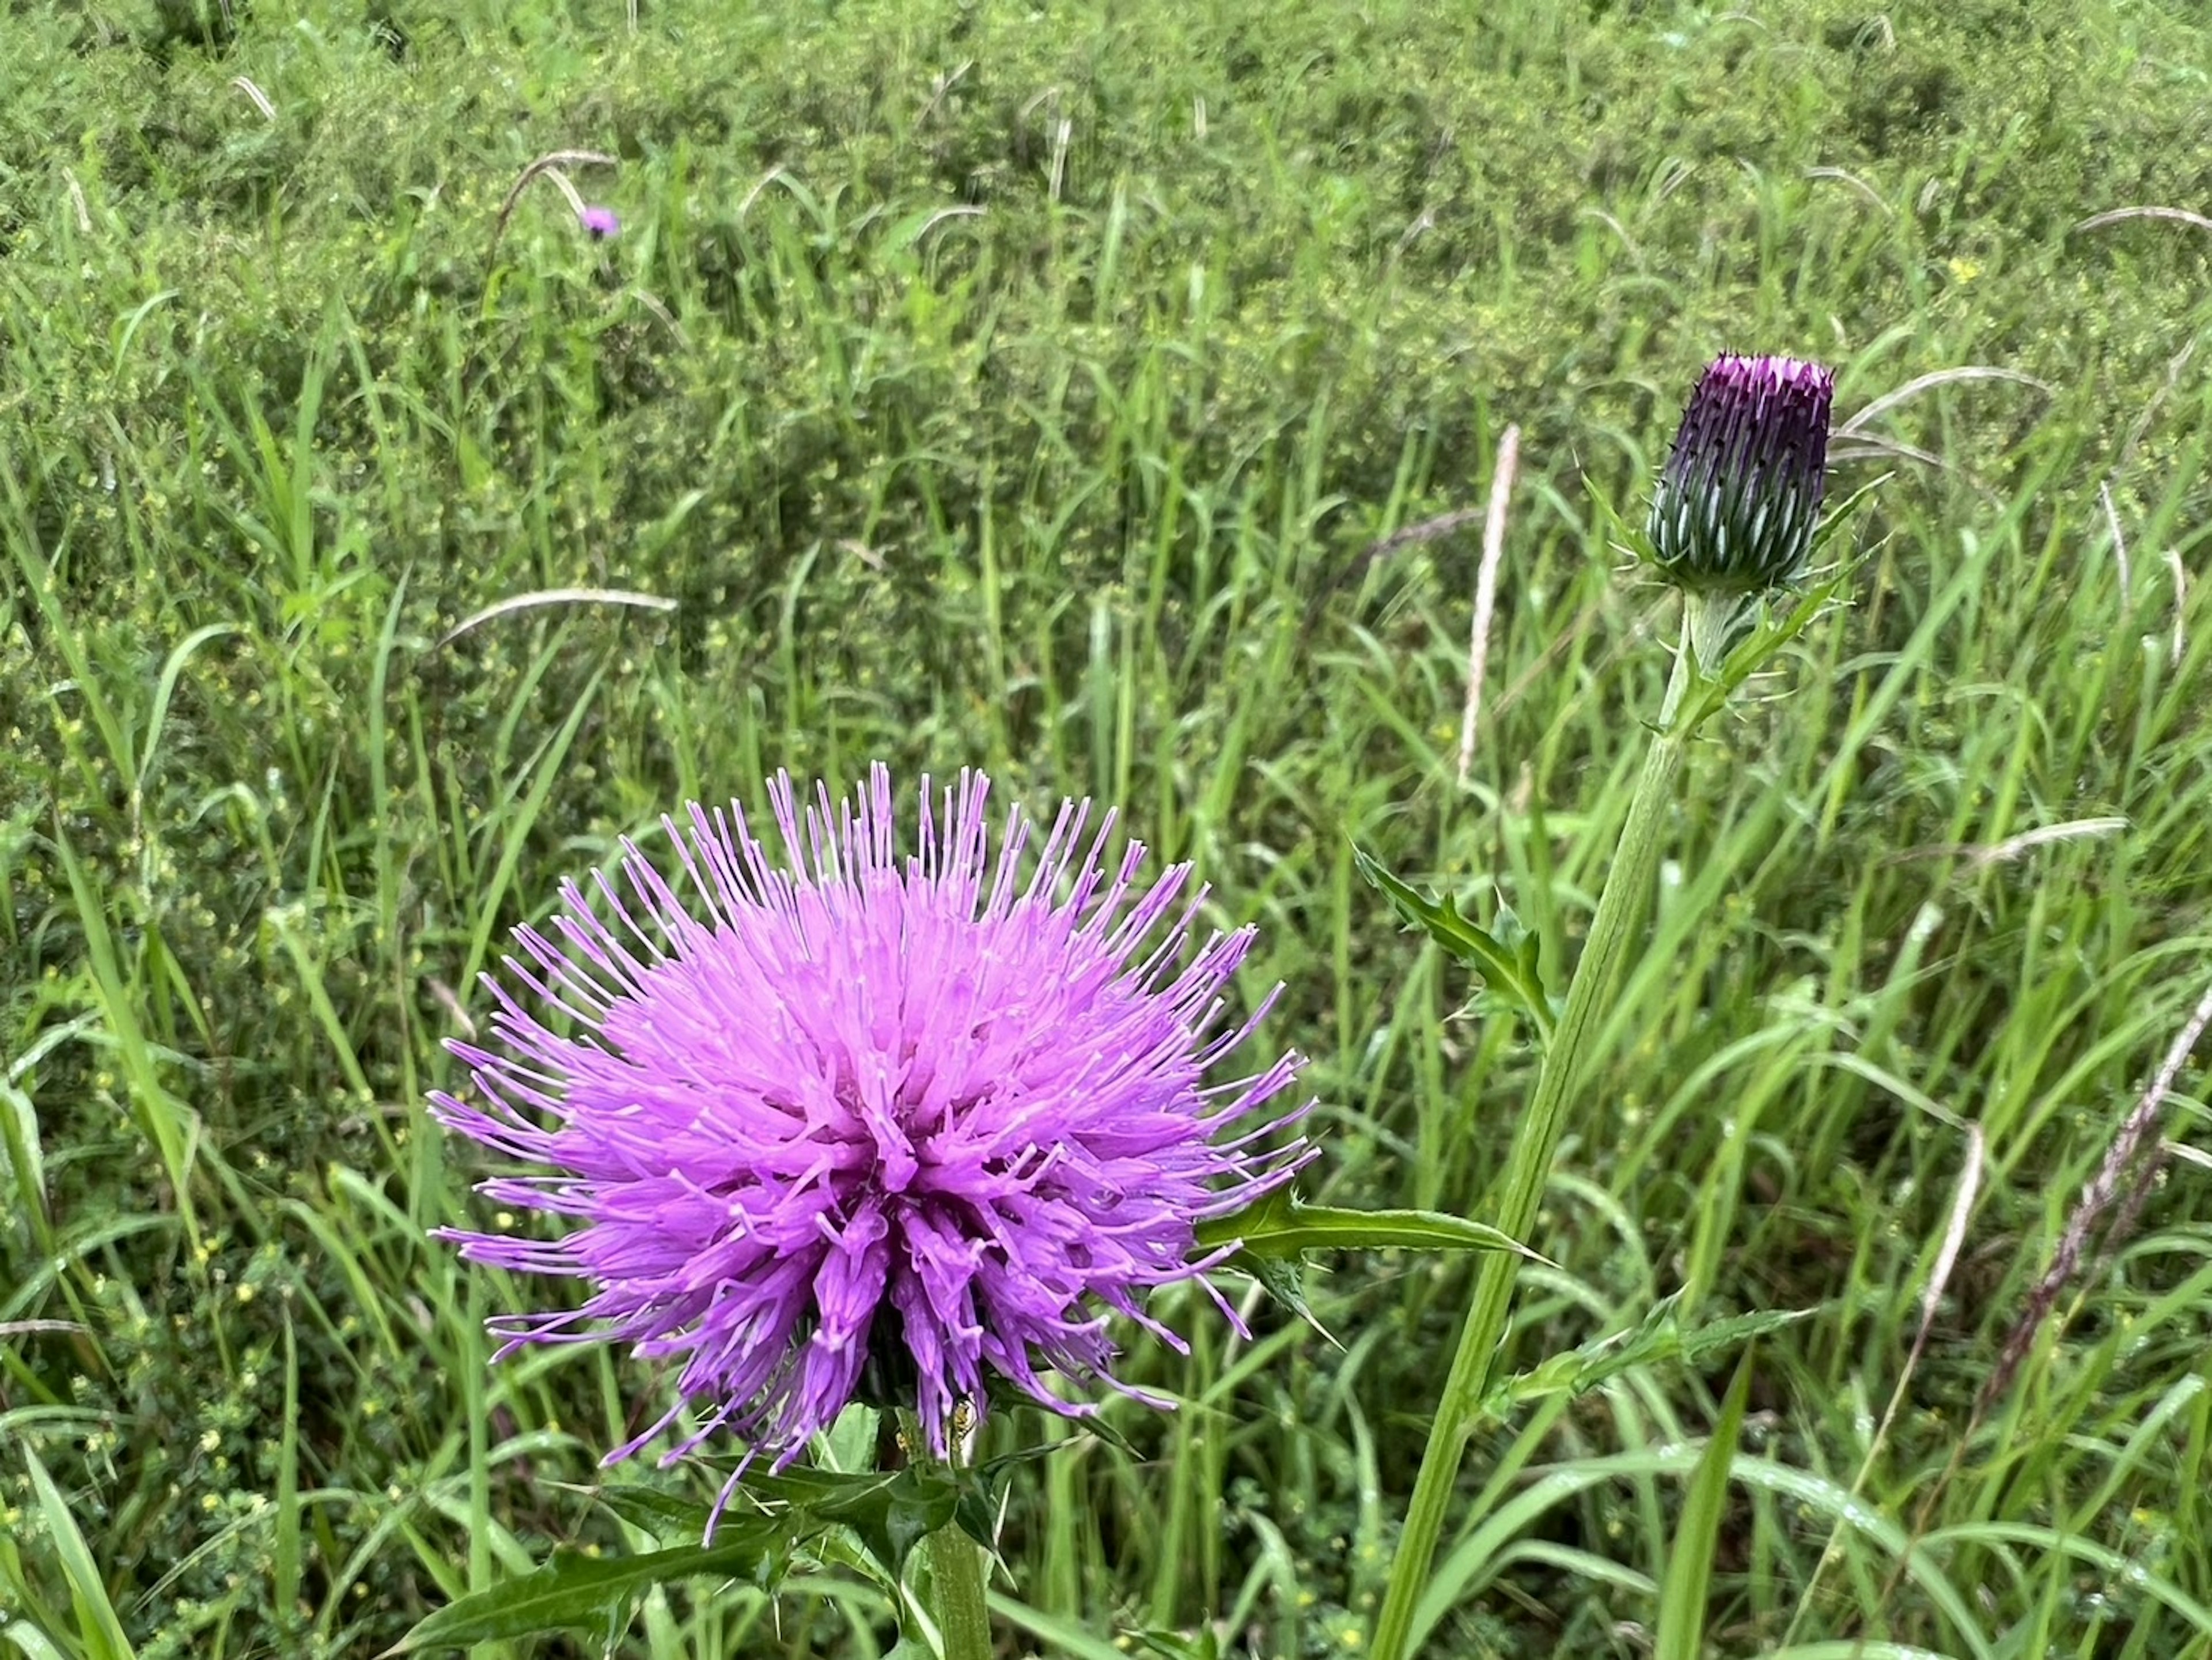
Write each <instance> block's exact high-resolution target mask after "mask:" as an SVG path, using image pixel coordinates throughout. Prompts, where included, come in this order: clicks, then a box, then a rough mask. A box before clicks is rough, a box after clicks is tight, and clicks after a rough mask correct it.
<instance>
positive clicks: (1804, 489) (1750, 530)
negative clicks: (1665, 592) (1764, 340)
mask: <svg viewBox="0 0 2212 1660" xmlns="http://www.w3.org/2000/svg"><path fill="white" fill-rule="evenodd" d="M1835 392H1836V380H1835V376H1834V375H1833V374H1831V373H1830V372H1829V371H1828V370H1827V369H1826V368H1823V367H1822V366H1821V365H1820V364H1818V363H1808V362H1802V361H1800V360H1799V359H1797V358H1794V357H1741V356H1735V354H1733V353H1730V354H1729V355H1727V356H1722V357H1719V358H1717V359H1716V360H1715V361H1714V362H1712V364H1711V366H1710V367H1708V368H1706V370H1705V374H1704V375H1702V376H1701V377H1700V378H1699V381H1698V387H1697V390H1696V391H1695V392H1692V393H1691V394H1690V404H1689V407H1688V408H1687V409H1686V410H1683V412H1682V424H1681V427H1680V429H1679V430H1678V431H1677V432H1676V433H1675V435H1674V452H1673V453H1671V454H1670V455H1669V456H1668V458H1667V465H1665V466H1664V467H1663V468H1662V469H1661V471H1660V473H1659V482H1658V484H1657V485H1656V488H1655V489H1653V490H1652V492H1651V516H1650V519H1649V520H1647V521H1646V522H1645V525H1644V535H1645V538H1646V539H1647V540H1648V541H1649V542H1650V550H1651V556H1652V557H1653V558H1654V559H1655V560H1656V562H1658V565H1659V567H1660V569H1661V571H1662V574H1663V575H1665V576H1666V578H1667V580H1668V581H1670V582H1673V583H1675V584H1677V585H1678V586H1680V587H1691V588H1703V589H1717V590H1721V591H1723V592H1728V593H1764V592H1765V590H1767V589H1769V588H1775V587H1786V586H1788V585H1789V584H1790V583H1792V582H1795V581H1796V580H1797V579H1798V578H1799V577H1801V576H1802V575H1804V573H1805V569H1806V566H1807V565H1808V563H1809V562H1811V559H1812V554H1813V531H1814V526H1816V525H1817V524H1818V523H1819V521H1820V496H1821V493H1822V491H1823V489H1825V488H1826V469H1827V461H1828V415H1829V410H1830V407H1831V405H1832V404H1833V403H1834V401H1835Z"/></svg>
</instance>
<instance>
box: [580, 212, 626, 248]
mask: <svg viewBox="0 0 2212 1660" xmlns="http://www.w3.org/2000/svg"><path fill="white" fill-rule="evenodd" d="M576 219H577V222H578V223H579V224H580V225H582V226H583V228H585V229H586V230H587V231H589V232H591V234H592V240H593V241H594V242H604V241H605V240H606V239H607V238H608V237H610V236H612V235H613V234H615V233H616V232H617V231H619V230H620V229H621V228H622V221H621V220H619V219H617V218H616V217H615V210H613V209H612V208H601V207H589V208H586V209H585V210H583V212H581V213H580V214H579V215H577V216H576Z"/></svg>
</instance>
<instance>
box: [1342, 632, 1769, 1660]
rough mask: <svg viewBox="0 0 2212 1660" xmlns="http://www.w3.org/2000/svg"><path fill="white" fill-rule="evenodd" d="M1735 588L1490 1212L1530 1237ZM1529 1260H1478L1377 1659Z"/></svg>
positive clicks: (1405, 1607) (1651, 762) (1447, 1496)
mask: <svg viewBox="0 0 2212 1660" xmlns="http://www.w3.org/2000/svg"><path fill="white" fill-rule="evenodd" d="M1737 603H1738V602H1737V601H1736V600H1735V598H1734V596H1728V595H1719V596H1708V595H1704V594H1699V593H1686V594H1685V595H1684V596H1683V607H1684V610H1683V618H1682V641H1681V644H1680V646H1678V647H1677V648H1676V649H1675V654H1674V675H1673V678H1671V679H1670V680H1669V681H1668V685H1667V696H1666V701H1665V702H1664V703H1662V705H1661V707H1660V711H1659V719H1658V721H1657V723H1656V726H1655V727H1653V728H1652V732H1651V740H1650V748H1649V749H1648V750H1646V751H1645V752H1644V773H1643V775H1642V776H1641V777H1640V778H1638V780H1637V782H1636V794H1635V797H1634V799H1633V800H1631V801H1630V802H1629V804H1628V818H1627V820H1626V823H1624V824H1622V826H1621V830H1620V848H1619V849H1618V850H1617V851H1616V852H1615V854H1614V855H1613V866H1612V868H1611V870H1610V871H1608V872H1607V875H1606V881H1605V888H1604V891H1602V892H1601V894H1600V895H1599V896H1598V903H1597V915H1595V917H1593V918H1592V919H1591V921H1590V927H1589V938H1588V939H1587V940H1586V941H1585V942H1584V944H1583V954H1582V960H1581V961H1580V963H1579V964H1577V966H1576V969H1575V974H1574V979H1573V982H1572V983H1571V985H1570V986H1569V987H1568V988H1567V1003H1566V1007H1565V1010H1564V1011H1563V1012H1561V1013H1560V1016H1559V1026H1558V1029H1557V1030H1556V1031H1554V1032H1553V1036H1552V1043H1551V1047H1550V1048H1549V1049H1547V1050H1546V1051H1545V1053H1544V1059H1543V1064H1542V1067H1541V1069H1540V1070H1539V1072H1538V1073H1537V1075H1536V1091H1535V1094H1534V1096H1533V1097H1532V1098H1530V1100H1529V1103H1528V1110H1527V1111H1526V1112H1524V1113H1523V1114H1522V1117H1521V1122H1520V1127H1519V1128H1518V1129H1517V1130H1516V1133H1515V1135H1514V1139H1513V1151H1512V1155H1511V1157H1510V1159H1509V1160H1508V1162H1507V1164H1506V1168H1505V1184H1504V1195H1503V1199H1502V1201H1501V1207H1500V1208H1499V1210H1498V1213H1497V1214H1495V1215H1493V1216H1492V1217H1490V1218H1489V1219H1488V1220H1490V1221H1491V1222H1492V1223H1493V1224H1494V1225H1497V1226H1498V1227H1500V1228H1502V1229H1504V1231H1505V1232H1507V1233H1508V1234H1510V1235H1511V1236H1512V1237H1514V1238H1516V1239H1522V1240H1525V1239H1527V1238H1528V1237H1529V1234H1530V1231H1532V1230H1533V1229H1534V1226H1535V1223H1536V1212H1537V1209H1538V1207H1539V1206H1540V1205H1541V1203H1542V1201H1543V1197H1544V1190H1545V1189H1546V1188H1547V1186H1548V1185H1549V1183H1550V1181H1551V1174H1552V1159H1553V1155H1554V1154H1555V1153H1556V1152H1558V1151H1559V1137H1560V1134H1561V1133H1562V1132H1563V1131H1564V1130H1565V1128H1566V1122H1567V1107H1568V1104H1569V1103H1570V1102H1571V1101H1572V1100H1573V1099H1574V1097H1575V1092H1576V1088H1577V1085H1578V1084H1579V1083H1580V1082H1581V1079H1582V1073H1583V1049H1584V1047H1585V1045H1586V1043H1587V1042H1588V1040H1589V1037H1590V1035H1591V1033H1592V1032H1593V1031H1595V1028H1596V1026H1597V1025H1598V1023H1599V1015H1600V1012H1601V1011H1602V1010H1603V1009H1604V1008H1605V1007H1606V1006H1607V1004H1608V1003H1610V1002H1611V1000H1612V997H1613V988H1614V985H1615V983H1616V982H1617V981H1618V979H1619V975H1620V959H1621V957H1622V954H1623V952H1625V950H1626V947H1627V946H1628V943H1629V941H1630V939H1631V938H1632V937H1633V936H1635V935H1638V934H1639V933H1641V931H1642V929H1643V927H1644V919H1645V917H1646V916H1647V915H1648V914H1649V912H1650V904H1651V885H1652V878H1653V876H1654V875H1655V874H1656V871H1657V869H1658V864H1659V827H1660V821H1661V820H1662V818H1664V817H1665V815H1666V812H1667V809H1668V805H1669V804H1670V803H1671V802H1672V801H1673V800H1674V784H1675V780H1676V779H1677V778H1678V777H1679V776H1680V773H1681V770H1682V756H1683V752H1684V751H1685V749H1686V747H1687V745H1688V743H1689V739H1690V733H1689V731H1688V730H1687V729H1686V728H1685V729H1683V730H1680V731H1678V730H1676V721H1675V714H1676V711H1677V710H1678V708H1680V704H1681V701H1682V696H1683V694H1684V693H1685V691H1686V690H1687V689H1688V687H1689V684H1690V675H1691V670H1692V662H1693V661H1694V660H1695V658H1696V655H1697V653H1696V648H1695V646H1694V645H1693V643H1692V642H1693V641H1696V642H1703V641H1705V640H1707V639H1709V638H1710V637H1711V634H1712V631H1713V629H1714V627H1715V625H1716V622H1715V617H1713V615H1712V610H1713V608H1714V607H1715V606H1731V607H1732V606H1735V605H1736V604H1737ZM1520 1267H1521V1258H1520V1256H1518V1255H1517V1254H1516V1253H1514V1252H1512V1251H1492V1252H1489V1253H1486V1255H1485V1256H1482V1258H1481V1259H1480V1266H1479V1267H1478V1268H1476V1270H1475V1282H1474V1297H1473V1299H1472V1301H1471V1302H1470V1303H1469V1304H1468V1315H1467V1323H1466V1325H1465V1326H1463V1327H1462V1329H1461V1331H1460V1341H1459V1352H1458V1353H1457V1354H1456V1355H1455V1356H1454V1357H1453V1359H1452V1368H1451V1376H1450V1377H1449V1379H1448V1380H1447V1381H1446V1382H1445V1383H1444V1389H1443V1399H1442V1400H1441V1401H1439V1402H1438V1403H1437V1415H1436V1422H1435V1424H1434V1426H1433V1427H1432V1428H1431V1430H1430V1432H1429V1444H1428V1448H1427V1450H1426V1451H1425V1452H1424V1453H1423V1455H1422V1457H1421V1468H1420V1474H1419V1475H1418V1476H1417V1477H1415V1478H1414V1481H1413V1500H1412V1502H1411V1504H1410V1505H1408V1506H1407V1511H1406V1526H1405V1531H1404V1532H1403V1533H1402V1534H1401V1535H1400V1538H1399V1541H1398V1550H1397V1555H1396V1557H1395V1560H1393V1561H1392V1563H1391V1565H1390V1583H1389V1588H1388V1589H1387V1590H1385V1592H1384V1594H1383V1612H1382V1614H1381V1616H1380V1617H1379V1618H1378V1620H1376V1627H1375V1642H1374V1645H1373V1649H1372V1651H1371V1652H1372V1655H1373V1660H1405V1657H1406V1656H1407V1653H1408V1652H1409V1651H1410V1649H1409V1645H1410V1640H1411V1638H1412V1634H1413V1614H1414V1610H1415V1608H1416V1606H1417V1604H1418V1603H1419V1600H1420V1595H1421V1593H1422V1591H1423V1590H1425V1589H1426V1588H1427V1586H1428V1583H1429V1568H1430V1565H1431V1562H1432V1561H1433V1560H1435V1557H1436V1552H1437V1538H1438V1536H1439V1535H1441V1534H1442V1533H1443V1523H1444V1511H1445V1509H1446V1508H1447V1506H1448V1505H1449V1503H1450V1500H1451V1495H1452V1489H1453V1487H1455V1484H1456V1483H1457V1481H1458V1478H1459V1469H1460V1462H1461V1459H1462V1456H1463V1455H1464V1454H1465V1452H1466V1450H1467V1444H1468V1438H1469V1437H1470V1436H1471V1435H1472V1434H1473V1433H1474V1427H1475V1423H1476V1408H1478V1407H1479V1406H1480V1404H1481V1402H1482V1400H1483V1398H1484V1397H1485V1396H1486V1395H1487V1394H1488V1393H1489V1391H1490V1386H1491V1382H1492V1376H1493V1372H1494V1369H1495V1366H1496V1364H1497V1361H1498V1352H1499V1347H1500V1344H1501V1342H1502V1341H1503V1340H1504V1335H1505V1328H1506V1322H1507V1319H1508V1316H1510V1313H1511V1310H1512V1306H1513V1285H1514V1280H1515V1278H1516V1274H1517V1273H1518V1271H1519V1269H1520Z"/></svg>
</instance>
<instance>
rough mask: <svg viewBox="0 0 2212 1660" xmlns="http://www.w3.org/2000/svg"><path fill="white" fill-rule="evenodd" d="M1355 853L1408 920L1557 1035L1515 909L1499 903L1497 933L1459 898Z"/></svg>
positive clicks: (1546, 1033) (1362, 869) (1545, 1031)
mask: <svg viewBox="0 0 2212 1660" xmlns="http://www.w3.org/2000/svg"><path fill="white" fill-rule="evenodd" d="M1352 862H1353V863H1354V864H1355V865H1356V866H1358V869H1359V873H1360V874H1361V875H1362V876H1364V877H1365V878H1366V879H1367V880H1368V881H1369V883H1370V884H1371V885H1373V886H1375V887H1376V888H1377V889H1379V890H1380V891H1382V893H1383V896H1384V897H1386V898H1388V899H1389V902H1390V906H1391V909H1394V910H1395V911H1396V912H1397V913H1398V915H1400V916H1401V917H1403V918H1404V919H1405V920H1406V921H1407V923H1408V924H1410V925H1411V926H1412V927H1417V928H1421V929H1425V930H1426V932H1427V933H1428V935H1429V937H1430V938H1431V939H1433V940H1435V941H1436V942H1437V944H1438V945H1439V946H1443V949H1444V951H1445V952H1446V953H1448V954H1449V956H1450V957H1451V958H1452V960H1453V961H1454V962H1456V963H1458V964H1462V966H1464V967H1467V968H1470V969H1473V970H1474V971H1475V972H1476V973H1477V974H1478V975H1480V976H1481V978H1482V984H1483V989H1484V990H1486V991H1487V992H1488V993H1489V994H1491V995H1492V996H1493V997H1495V998H1498V999H1499V1000H1501V1001H1503V1002H1504V1004H1505V1005H1506V1006H1508V1007H1510V1008H1512V1009H1514V1010H1515V1011H1516V1012H1519V1013H1522V1014H1524V1015H1526V1016H1527V1017H1528V1020H1529V1021H1530V1023H1531V1024H1532V1025H1534V1026H1535V1028H1536V1031H1537V1032H1538V1034H1539V1035H1540V1036H1541V1037H1547V1038H1548V1037H1550V1036H1551V1035H1552V1026H1553V1021H1554V1019H1555V1018H1556V1016H1555V1014H1554V1012H1553V1008H1552V1000H1551V998H1550V996H1549V994H1547V993H1546V991H1545V990H1544V982H1543V980H1542V977H1541V975H1540V974H1539V973H1538V971H1537V961H1536V942H1535V939H1534V936H1533V935H1530V934H1528V933H1525V932H1524V931H1523V930H1522V927H1521V925H1520V921H1519V919H1518V918H1516V917H1515V916H1514V915H1513V913H1512V912H1511V911H1510V910H1509V909H1506V908H1505V907H1504V905H1502V904H1501V905H1500V906H1499V907H1498V912H1499V927H1500V930H1501V933H1491V932H1489V931H1488V930H1487V929H1486V928H1483V927H1480V926H1479V925H1477V924H1476V923H1474V922H1472V921H1468V919H1467V918H1466V917H1464V916H1462V915H1460V911H1459V905H1458V903H1457V902H1456V901H1455V900H1454V899H1452V898H1451V897H1449V895H1447V896H1446V897H1444V898H1443V899H1441V900H1437V899H1431V898H1430V897H1428V895H1426V894H1425V893H1423V892H1422V891H1420V890H1419V888H1416V887H1414V886H1413V885H1412V884H1410V883H1408V882H1405V881H1401V880H1400V879H1398V878H1397V877H1395V876H1393V875H1392V874H1391V873H1389V871H1388V870H1386V869H1384V868H1383V866H1382V865H1380V864H1379V863H1377V862H1376V860H1373V859H1370V858H1369V857H1368V855H1367V854H1365V853H1364V852H1363V851H1362V850H1361V849H1360V848H1358V847H1357V846H1355V847H1354V848H1352ZM1501 936H1504V937H1501Z"/></svg>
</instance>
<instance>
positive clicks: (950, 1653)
mask: <svg viewBox="0 0 2212 1660" xmlns="http://www.w3.org/2000/svg"><path fill="white" fill-rule="evenodd" d="M928 1548H929V1590H930V1602H931V1608H930V1613H931V1614H933V1615H935V1616H936V1620H937V1630H938V1634H939V1636H941V1637H942V1638H943V1639H945V1660H991V1610H990V1608H989V1605H988V1604H987V1603H986V1602H984V1600H983V1548H982V1547H981V1545H979V1544H977V1543H976V1542H975V1541H974V1540H973V1539H970V1538H969V1536H968V1535H966V1534H964V1533H963V1532H961V1530H960V1524H959V1523H957V1522H950V1523H946V1524H945V1526H943V1527H941V1528H939V1529H938V1530H937V1531H936V1532H935V1533H933V1534H931V1535H929V1546H928Z"/></svg>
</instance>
